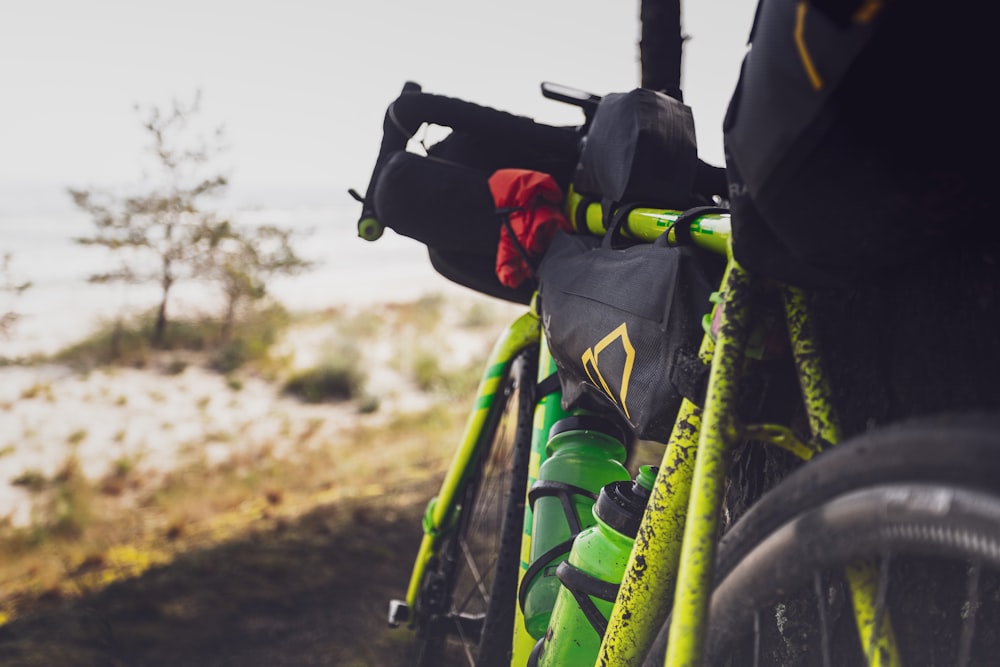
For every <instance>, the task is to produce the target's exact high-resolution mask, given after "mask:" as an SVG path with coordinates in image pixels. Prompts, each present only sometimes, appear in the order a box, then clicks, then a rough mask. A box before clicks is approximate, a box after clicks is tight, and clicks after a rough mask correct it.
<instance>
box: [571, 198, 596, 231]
mask: <svg viewBox="0 0 1000 667" xmlns="http://www.w3.org/2000/svg"><path fill="white" fill-rule="evenodd" d="M600 201H601V200H600V199H599V198H597V197H591V196H589V195H584V196H583V198H582V199H581V200H580V203H579V204H577V205H576V210H575V211H574V212H573V226H574V227H576V231H577V232H579V233H580V234H586V233H587V210H588V209H589V208H590V205H591V204H598V203H600Z"/></svg>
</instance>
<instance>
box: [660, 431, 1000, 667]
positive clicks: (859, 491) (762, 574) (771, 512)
mask: <svg viewBox="0 0 1000 667" xmlns="http://www.w3.org/2000/svg"><path fill="white" fill-rule="evenodd" d="M998 453H1000V420H998V419H997V418H996V417H991V416H973V417H968V418H960V419H956V418H947V419H936V420H923V421H921V422H917V423H915V424H911V425H907V426H901V427H895V428H892V429H887V430H886V431H885V432H880V433H875V434H871V435H867V436H864V437H862V438H858V439H857V440H856V441H853V442H850V443H845V444H843V445H840V446H838V447H836V448H834V449H833V450H831V451H830V452H828V453H826V454H824V455H822V456H820V457H818V458H817V459H816V460H815V461H813V462H811V463H809V464H807V465H806V466H803V467H802V468H801V469H800V470H798V471H796V472H795V473H793V474H791V475H789V477H788V478H787V479H785V480H784V481H783V482H781V483H780V484H779V485H778V486H777V487H775V488H774V489H773V490H772V491H771V492H770V493H768V494H766V495H765V496H764V498H762V499H761V501H760V502H759V503H758V504H757V505H756V506H755V507H752V508H751V509H750V511H749V512H747V514H746V515H745V516H744V517H743V519H741V520H740V521H739V522H737V524H736V525H735V526H734V527H733V529H732V530H731V531H730V532H729V533H728V534H727V535H726V536H725V537H724V538H723V540H722V541H721V543H720V545H719V550H718V557H717V568H716V574H717V576H716V587H715V590H714V592H713V595H712V601H711V607H710V617H709V626H708V637H707V641H706V647H707V648H706V650H707V655H706V658H707V659H706V662H707V664H722V665H733V666H736V665H823V666H824V667H826V666H828V665H864V664H868V663H869V661H870V660H871V659H872V658H873V655H872V654H873V652H877V651H878V650H879V648H878V646H879V639H880V638H885V637H886V636H887V635H888V631H887V630H886V631H885V632H882V634H881V635H880V634H879V633H874V634H871V635H870V636H868V637H867V638H866V639H865V640H862V639H861V637H860V635H859V630H858V628H857V622H856V614H855V610H854V603H853V601H852V598H851V587H850V584H849V582H848V580H847V577H846V576H845V575H846V573H847V572H848V571H850V569H851V568H854V567H857V566H858V564H860V563H865V564H867V565H866V566H865V567H866V568H867V569H866V570H864V572H867V576H868V577H869V581H870V584H871V588H870V589H869V590H870V591H872V592H873V596H872V599H869V601H868V602H869V604H868V611H869V614H870V619H869V621H870V623H869V627H870V628H887V627H889V626H890V625H891V628H892V630H891V631H892V633H893V635H894V637H895V643H896V645H897V647H898V654H899V657H900V658H901V661H902V664H904V665H922V666H923V665H948V666H953V665H980V664H995V662H996V655H997V654H998V653H997V652H998V651H1000V456H997V454H998ZM854 572H855V573H858V572H860V571H859V570H854ZM884 621H888V623H887V624H885V625H884V624H883V622H884ZM668 622H669V621H668ZM665 637H666V633H665V632H661V634H660V637H659V638H658V641H657V643H656V645H655V646H654V650H653V652H652V655H651V656H650V658H649V659H648V660H647V664H660V665H662V664H663V663H662V659H663V658H662V654H663V650H664V648H665ZM881 657H884V656H881ZM657 661H659V662H657ZM880 664H887V663H880Z"/></svg>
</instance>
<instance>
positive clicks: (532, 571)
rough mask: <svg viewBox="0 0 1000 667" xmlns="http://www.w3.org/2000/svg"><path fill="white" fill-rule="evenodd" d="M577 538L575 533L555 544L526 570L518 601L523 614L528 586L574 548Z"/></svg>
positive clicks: (518, 592) (518, 593)
mask: <svg viewBox="0 0 1000 667" xmlns="http://www.w3.org/2000/svg"><path fill="white" fill-rule="evenodd" d="M575 539H576V535H575V534H574V535H572V536H571V537H570V538H569V539H568V540H565V541H564V542H560V543H559V544H557V545H555V546H554V547H552V548H551V549H549V550H548V551H546V552H545V553H543V554H542V555H541V556H539V557H538V558H536V559H535V562H533V563H532V564H531V565H530V566H529V567H528V569H527V570H525V571H524V577H523V578H522V579H521V588H520V589H519V590H518V591H517V601H518V603H519V604H520V605H521V613H522V614H523V613H524V601H525V600H527V599H528V586H529V585H530V584H531V582H532V581H533V580H534V579H535V577H536V576H538V574H539V573H541V571H542V570H544V569H545V568H547V567H549V566H550V565H551V564H552V561H554V560H555V559H556V558H559V557H560V556H562V555H565V554H568V553H569V551H570V549H572V548H573V540H575ZM557 571H558V570H557Z"/></svg>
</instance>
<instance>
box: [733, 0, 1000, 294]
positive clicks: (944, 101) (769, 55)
mask: <svg viewBox="0 0 1000 667" xmlns="http://www.w3.org/2000/svg"><path fill="white" fill-rule="evenodd" d="M861 4H862V3H860V2H855V3H839V4H838V3H829V2H825V3H817V2H805V3H792V2H786V1H783V0H762V1H761V3H760V5H759V7H758V18H757V21H756V25H755V29H754V34H753V38H752V49H751V50H750V51H749V53H748V54H747V56H746V58H745V60H744V63H743V69H742V72H741V75H740V81H739V83H738V85H737V89H736V91H735V93H734V94H733V97H732V100H731V101H730V105H729V110H728V112H727V115H726V120H725V123H724V131H725V144H726V156H727V159H726V162H727V169H728V177H729V182H730V188H729V189H730V200H731V203H732V210H733V235H734V246H733V248H734V254H735V256H736V258H737V259H738V260H739V261H740V263H741V264H743V265H744V266H745V267H747V268H748V269H750V270H752V271H755V272H758V273H761V274H764V275H768V276H771V277H775V278H779V279H781V280H785V281H787V282H791V283H794V284H798V285H803V286H810V287H837V286H844V285H849V284H852V283H858V282H859V281H861V280H867V279H868V278H870V277H872V276H873V275H874V274H877V273H884V272H886V271H887V270H890V269H894V268H896V267H898V266H900V265H902V264H904V263H906V262H909V261H914V260H920V261H923V258H924V257H926V256H927V255H929V254H930V253H932V252H939V251H940V250H941V249H942V248H947V246H949V245H950V242H951V241H952V240H953V239H954V230H955V228H956V226H958V227H960V228H961V229H962V231H963V233H968V232H969V231H971V230H974V231H975V233H976V234H978V235H980V236H981V237H986V236H988V238H989V241H990V242H991V243H996V240H997V232H996V225H994V224H992V221H990V217H991V216H990V212H989V210H988V206H989V205H990V203H991V202H989V201H988V200H989V198H990V194H989V193H990V192H991V191H992V190H993V189H994V188H995V183H996V179H997V178H998V163H997V161H996V157H995V155H996V151H997V130H996V121H995V119H994V116H995V114H994V113H993V111H992V109H991V107H990V105H988V104H986V105H984V104H980V103H979V102H977V101H975V99H974V98H973V97H972V95H974V91H976V90H977V89H980V88H981V86H982V81H983V80H985V79H984V77H988V76H989V74H988V63H992V62H995V60H996V55H995V47H994V46H993V41H994V40H995V37H993V36H990V33H992V32H994V29H993V27H992V23H991V22H990V21H988V20H985V17H984V16H983V15H982V11H983V10H982V6H981V5H979V4H978V3H974V2H972V0H956V2H955V3H952V4H949V5H942V4H940V3H932V2H929V1H927V0H915V1H914V2H897V3H884V6H881V7H879V8H878V9H877V11H875V12H874V13H873V14H871V15H870V16H869V17H868V18H866V19H864V20H862V19H861V18H859V16H860V15H859V14H855V13H854V11H853V10H854V9H858V10H859V11H860V5H861ZM827 5H837V6H842V7H845V8H850V9H851V11H845V12H831V11H830V10H829V8H828V7H827ZM797 35H798V36H797ZM987 221H989V222H987Z"/></svg>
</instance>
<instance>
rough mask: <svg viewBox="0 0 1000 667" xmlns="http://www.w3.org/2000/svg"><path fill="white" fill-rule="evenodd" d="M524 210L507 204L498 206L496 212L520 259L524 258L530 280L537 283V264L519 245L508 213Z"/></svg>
mask: <svg viewBox="0 0 1000 667" xmlns="http://www.w3.org/2000/svg"><path fill="white" fill-rule="evenodd" d="M524 210H525V209H524V208H523V207H520V206H509V207H507V208H498V209H497V210H496V214H497V215H498V216H500V221H501V222H502V223H503V226H504V228H505V229H506V230H507V235H508V236H510V240H511V242H512V243H513V244H514V247H515V248H517V252H518V254H519V255H521V259H523V260H524V263H525V265H526V266H527V267H528V272H529V273H531V280H532V282H534V283H535V284H537V283H538V278H537V276H538V266H537V265H536V264H535V262H533V261H532V260H531V257H529V256H528V251H527V250H525V248H524V246H523V245H521V240H520V239H519V238H517V234H515V233H514V226H513V225H511V224H510V214H511V213H516V212H518V211H524Z"/></svg>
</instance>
